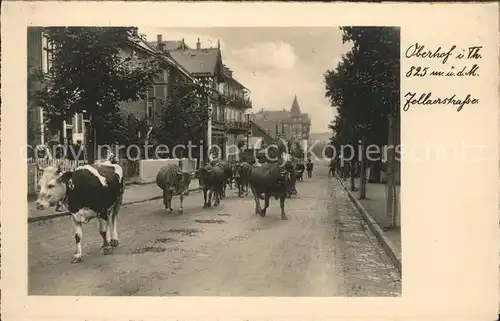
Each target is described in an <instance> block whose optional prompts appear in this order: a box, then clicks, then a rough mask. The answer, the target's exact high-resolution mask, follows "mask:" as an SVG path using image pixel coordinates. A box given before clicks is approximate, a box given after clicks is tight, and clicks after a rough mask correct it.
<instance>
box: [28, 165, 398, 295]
mask: <svg viewBox="0 0 500 321" xmlns="http://www.w3.org/2000/svg"><path fill="white" fill-rule="evenodd" d="M297 190H298V195H297V196H295V198H293V199H291V200H287V202H286V205H285V209H286V213H287V215H288V218H289V220H288V221H282V220H281V219H280V210H279V201H276V200H274V199H272V200H271V206H270V208H269V209H268V211H267V216H266V217H265V218H262V217H260V216H259V215H255V214H254V204H255V203H254V201H253V198H252V197H251V196H250V195H249V196H247V197H245V198H243V199H241V198H238V197H237V196H236V195H235V193H236V192H235V190H233V191H231V192H230V193H228V196H229V197H228V198H226V199H224V200H222V203H221V205H220V207H218V208H209V209H203V208H202V204H203V197H202V194H201V193H199V192H196V193H192V194H191V195H189V197H188V198H187V199H185V204H184V213H183V214H182V215H177V214H175V213H174V214H167V213H166V212H165V211H164V209H163V204H162V201H161V200H159V201H151V202H146V203H141V204H136V205H131V206H127V207H124V208H122V210H121V211H120V217H119V220H118V235H119V238H120V246H119V247H118V248H116V249H115V251H114V253H113V255H107V256H104V255H102V254H101V249H100V246H101V238H100V236H99V232H98V222H97V221H96V222H94V221H92V222H90V223H89V224H87V225H86V226H84V230H83V238H82V241H83V252H84V257H83V261H82V262H81V263H79V264H71V263H70V260H71V257H72V254H73V252H74V239H73V230H72V227H71V222H70V219H69V218H68V217H63V218H58V219H54V220H51V221H48V222H42V223H33V224H30V225H29V236H28V237H29V240H28V244H29V247H28V251H29V254H28V255H29V257H28V260H29V262H28V264H29V273H28V287H29V288H28V293H29V294H30V295H108V296H109V295H111V296H173V295H178V296H397V295H400V291H401V282H400V277H399V274H398V272H397V270H396V269H395V267H394V266H393V265H392V263H391V261H390V260H389V258H388V256H387V255H386V253H385V252H384V250H383V248H382V247H381V246H380V244H379V243H378V242H377V240H376V238H375V236H374V235H373V233H372V232H371V230H370V229H369V228H368V226H367V225H366V223H365V222H364V221H363V219H362V218H361V216H360V215H359V213H357V212H356V210H355V209H354V207H353V206H352V204H351V203H350V201H349V200H348V197H347V195H346V193H345V192H344V191H343V189H342V187H341V186H340V184H339V183H338V182H337V181H334V180H332V178H328V177H327V168H326V166H323V165H318V166H317V168H315V172H314V173H313V178H312V179H309V180H308V179H305V181H304V182H300V183H298V184H297ZM178 204H179V201H178V198H175V199H174V202H173V206H174V210H175V209H176V208H177V206H178Z"/></svg>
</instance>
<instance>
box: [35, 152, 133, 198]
mask: <svg viewBox="0 0 500 321" xmlns="http://www.w3.org/2000/svg"><path fill="white" fill-rule="evenodd" d="M139 162H140V161H139V160H137V161H132V160H127V159H120V161H119V164H120V166H121V167H122V168H123V177H124V179H125V180H129V179H130V178H133V177H139ZM38 164H39V165H40V166H41V167H45V166H58V165H60V166H61V169H62V170H63V171H69V170H74V169H76V168H77V167H78V166H82V165H85V164H87V161H86V160H69V159H39V160H38ZM27 165H28V195H30V196H31V195H35V194H36V193H37V191H38V180H39V179H40V177H41V176H42V172H41V171H39V170H38V166H37V159H36V158H30V159H28V162H27Z"/></svg>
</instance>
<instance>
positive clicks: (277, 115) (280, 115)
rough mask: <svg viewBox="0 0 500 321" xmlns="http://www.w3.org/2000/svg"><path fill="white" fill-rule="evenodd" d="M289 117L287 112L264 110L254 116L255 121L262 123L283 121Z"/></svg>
mask: <svg viewBox="0 0 500 321" xmlns="http://www.w3.org/2000/svg"><path fill="white" fill-rule="evenodd" d="M290 117H291V115H290V112H289V111H288V110H264V111H260V112H258V113H256V114H255V118H256V120H263V121H276V120H285V119H288V118H290Z"/></svg>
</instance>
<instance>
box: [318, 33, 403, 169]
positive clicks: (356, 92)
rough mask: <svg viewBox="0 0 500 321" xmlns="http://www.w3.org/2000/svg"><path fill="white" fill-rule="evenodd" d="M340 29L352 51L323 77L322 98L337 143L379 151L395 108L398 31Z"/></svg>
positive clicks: (397, 90)
mask: <svg viewBox="0 0 500 321" xmlns="http://www.w3.org/2000/svg"><path fill="white" fill-rule="evenodd" d="M341 30H342V31H343V37H342V40H343V42H344V43H345V42H348V41H350V42H352V44H353V48H352V49H351V50H350V51H349V52H348V53H347V54H346V55H344V56H343V57H342V60H341V61H340V63H339V64H338V65H337V66H336V68H335V69H333V70H328V71H327V72H326V73H325V82H326V88H325V89H326V97H327V98H328V99H329V100H330V103H331V105H332V106H334V107H336V108H337V112H338V115H337V117H336V119H335V120H334V123H333V125H332V127H331V128H332V129H333V131H334V134H335V137H336V143H341V144H352V145H355V144H356V143H357V141H358V140H360V139H362V140H364V141H366V143H367V144H371V145H378V146H379V147H380V148H381V147H382V146H383V145H385V144H387V142H388V127H389V126H388V116H389V114H390V113H395V112H396V109H398V108H394V106H396V105H397V104H398V100H399V69H400V67H399V65H400V64H399V56H400V52H399V43H400V37H399V29H398V28H392V27H344V28H341ZM376 163H377V164H380V162H376ZM353 168H354V167H353ZM372 172H375V173H377V172H379V171H378V170H375V171H372Z"/></svg>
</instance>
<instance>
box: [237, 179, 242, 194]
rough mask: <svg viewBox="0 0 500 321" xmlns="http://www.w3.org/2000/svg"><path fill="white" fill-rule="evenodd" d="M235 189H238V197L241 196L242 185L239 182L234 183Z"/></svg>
mask: <svg viewBox="0 0 500 321" xmlns="http://www.w3.org/2000/svg"><path fill="white" fill-rule="evenodd" d="M236 188H238V197H242V196H243V184H241V181H240V180H237V181H236Z"/></svg>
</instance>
